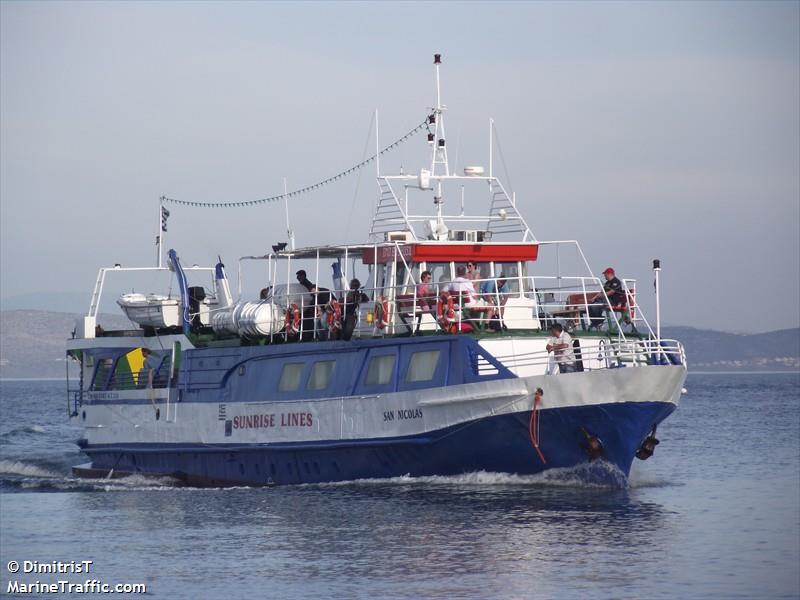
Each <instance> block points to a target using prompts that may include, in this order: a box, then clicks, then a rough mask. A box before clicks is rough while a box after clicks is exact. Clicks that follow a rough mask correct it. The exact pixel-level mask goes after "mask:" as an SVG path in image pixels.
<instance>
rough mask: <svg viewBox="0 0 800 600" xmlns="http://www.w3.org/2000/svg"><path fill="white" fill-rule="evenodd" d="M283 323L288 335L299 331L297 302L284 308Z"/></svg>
mask: <svg viewBox="0 0 800 600" xmlns="http://www.w3.org/2000/svg"><path fill="white" fill-rule="evenodd" d="M283 324H284V329H285V330H286V333H288V334H289V335H295V334H297V333H300V307H299V306H297V304H292V305H291V306H290V307H289V308H287V309H286V316H285V317H284V320H283Z"/></svg>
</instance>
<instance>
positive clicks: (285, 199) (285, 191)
mask: <svg viewBox="0 0 800 600" xmlns="http://www.w3.org/2000/svg"><path fill="white" fill-rule="evenodd" d="M283 206H284V208H285V210H286V235H287V236H289V246H290V247H291V249H292V250H294V231H292V228H291V226H290V225H289V189H288V187H287V186H286V177H284V178H283Z"/></svg>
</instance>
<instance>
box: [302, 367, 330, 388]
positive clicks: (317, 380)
mask: <svg viewBox="0 0 800 600" xmlns="http://www.w3.org/2000/svg"><path fill="white" fill-rule="evenodd" d="M335 366H336V361H335V360H321V361H319V362H315V363H314V366H313V367H312V368H311V375H310V376H309V378H308V384H307V385H306V388H307V389H309V390H324V389H326V388H327V387H328V386H329V385H330V383H331V377H332V376H333V368H334V367H335Z"/></svg>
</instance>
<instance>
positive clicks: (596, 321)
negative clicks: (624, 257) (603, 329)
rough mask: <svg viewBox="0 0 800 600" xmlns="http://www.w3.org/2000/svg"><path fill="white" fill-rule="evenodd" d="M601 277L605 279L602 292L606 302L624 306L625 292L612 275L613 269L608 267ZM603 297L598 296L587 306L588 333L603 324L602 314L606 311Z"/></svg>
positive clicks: (620, 283)
mask: <svg viewBox="0 0 800 600" xmlns="http://www.w3.org/2000/svg"><path fill="white" fill-rule="evenodd" d="M603 276H604V277H605V278H606V282H605V283H604V284H603V290H604V291H605V296H608V302H609V303H611V306H624V305H625V304H626V302H625V291H624V290H623V289H622V282H621V281H620V280H619V279H617V277H616V275H615V274H614V269H612V268H611V267H608V268H607V269H606V270H605V271H603ZM605 296H603V294H600V295H599V296H598V297H597V298H595V299H594V300H593V301H592V302H591V303H590V304H589V307H588V312H589V331H591V329H592V327H597V328H599V327H600V325H602V323H603V313H604V312H605V311H607V310H608V303H607V302H606V299H605Z"/></svg>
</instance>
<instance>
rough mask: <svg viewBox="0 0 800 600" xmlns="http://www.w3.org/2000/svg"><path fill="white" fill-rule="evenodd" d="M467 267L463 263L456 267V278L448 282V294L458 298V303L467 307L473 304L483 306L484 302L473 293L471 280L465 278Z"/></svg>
mask: <svg viewBox="0 0 800 600" xmlns="http://www.w3.org/2000/svg"><path fill="white" fill-rule="evenodd" d="M466 274H467V268H466V267H465V266H464V265H459V266H458V267H456V278H455V279H453V281H451V282H450V286H449V287H448V290H447V291H449V292H450V294H452V295H453V296H455V297H456V298H458V299H460V301H461V302H460V304H462V305H463V306H466V307H469V306H473V305H477V306H483V305H485V304H486V303H485V302H483V301H482V300H480V298H478V297H477V296H476V294H475V287H474V286H473V283H472V281H470V280H469V279H467V278H466Z"/></svg>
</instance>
